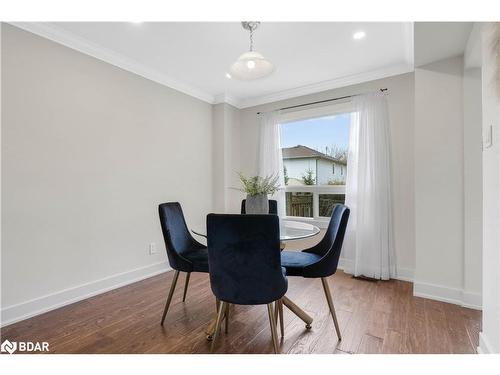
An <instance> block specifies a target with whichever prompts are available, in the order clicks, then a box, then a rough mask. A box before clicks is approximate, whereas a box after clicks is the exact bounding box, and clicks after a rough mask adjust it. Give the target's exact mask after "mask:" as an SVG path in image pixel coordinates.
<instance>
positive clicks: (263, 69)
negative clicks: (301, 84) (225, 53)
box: [229, 21, 274, 81]
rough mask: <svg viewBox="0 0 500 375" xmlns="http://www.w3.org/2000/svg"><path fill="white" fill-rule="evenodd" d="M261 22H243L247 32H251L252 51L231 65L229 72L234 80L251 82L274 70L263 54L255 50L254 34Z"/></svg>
mask: <svg viewBox="0 0 500 375" xmlns="http://www.w3.org/2000/svg"><path fill="white" fill-rule="evenodd" d="M259 24H260V22H256V21H249V22H242V23H241V25H242V26H243V28H244V29H245V30H248V31H250V51H248V52H245V53H244V54H243V55H241V56H240V57H238V60H236V62H235V63H234V64H233V65H231V67H230V69H229V72H230V73H231V77H232V78H236V79H239V80H242V81H251V80H254V79H259V78H263V77H266V76H268V75H269V74H271V73H272V72H273V70H274V66H273V64H271V63H270V62H269V61H268V60H266V58H265V57H264V56H262V54H260V53H259V52H256V51H254V50H253V32H254V31H255V30H256V29H257V27H259Z"/></svg>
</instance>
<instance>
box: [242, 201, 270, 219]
mask: <svg viewBox="0 0 500 375" xmlns="http://www.w3.org/2000/svg"><path fill="white" fill-rule="evenodd" d="M246 202H247V200H246V199H243V200H242V201H241V213H242V214H246V208H245V207H246ZM269 213H270V214H272V215H278V201H276V200H274V199H269Z"/></svg>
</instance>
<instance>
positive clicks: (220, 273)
mask: <svg viewBox="0 0 500 375" xmlns="http://www.w3.org/2000/svg"><path fill="white" fill-rule="evenodd" d="M207 244H208V264H209V267H210V286H211V288H212V292H213V293H214V295H215V296H216V298H217V299H219V300H220V306H219V309H218V313H217V320H216V325H215V331H214V334H213V341H212V350H213V348H214V346H215V342H216V339H217V334H218V332H219V329H220V324H221V322H222V319H223V315H224V312H225V310H226V308H227V306H228V304H236V305H264V304H265V305H267V312H268V316H269V323H270V326H271V336H272V341H273V347H274V352H275V353H278V338H277V334H276V321H275V319H274V314H273V302H276V301H278V300H280V299H281V298H282V297H283V296H284V295H285V293H286V291H287V288H288V281H287V278H286V274H285V269H284V268H282V267H281V259H280V238H279V219H278V216H277V215H227V214H225V215H223V214H209V215H208V216H207Z"/></svg>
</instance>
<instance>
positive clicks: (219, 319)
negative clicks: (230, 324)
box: [210, 301, 226, 352]
mask: <svg viewBox="0 0 500 375" xmlns="http://www.w3.org/2000/svg"><path fill="white" fill-rule="evenodd" d="M225 305H226V303H225V302H222V301H221V303H220V306H219V312H218V313H217V321H216V323H215V331H214V334H213V338H212V345H211V347H210V351H211V352H213V351H214V348H215V341H216V340H217V335H218V334H219V330H220V325H221V322H222V317H223V316H224V310H225V308H226V306H225Z"/></svg>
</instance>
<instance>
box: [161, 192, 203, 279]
mask: <svg viewBox="0 0 500 375" xmlns="http://www.w3.org/2000/svg"><path fill="white" fill-rule="evenodd" d="M158 211H159V214H160V223H161V230H162V232H163V238H164V240H165V248H166V250H167V257H168V261H169V263H170V266H171V267H172V268H173V269H174V270H177V271H183V272H191V269H192V264H191V262H190V261H189V260H187V259H186V258H184V257H183V256H182V253H184V252H185V251H188V250H189V249H191V248H192V245H193V243H194V242H195V241H194V239H193V237H192V236H191V234H190V233H189V229H188V227H187V225H186V220H185V219H184V214H183V213H182V208H181V205H180V203H179V202H168V203H162V204H160V205H159V206H158Z"/></svg>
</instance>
